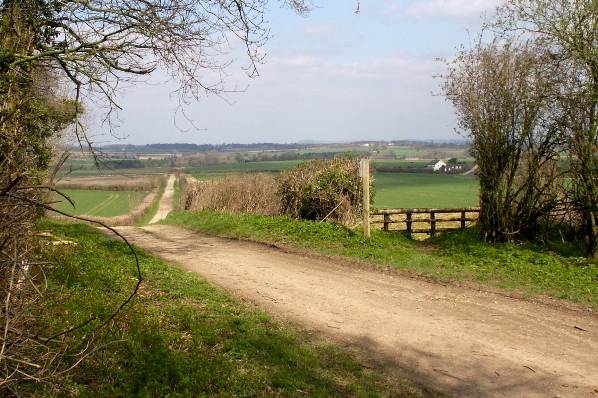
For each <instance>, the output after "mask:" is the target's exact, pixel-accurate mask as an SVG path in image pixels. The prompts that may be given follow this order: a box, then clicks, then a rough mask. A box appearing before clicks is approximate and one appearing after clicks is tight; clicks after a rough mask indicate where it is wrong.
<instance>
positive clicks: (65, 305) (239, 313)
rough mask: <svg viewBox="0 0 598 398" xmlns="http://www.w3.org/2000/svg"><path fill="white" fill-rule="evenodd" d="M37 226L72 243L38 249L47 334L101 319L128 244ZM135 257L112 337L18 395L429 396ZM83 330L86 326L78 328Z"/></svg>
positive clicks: (127, 266)
mask: <svg viewBox="0 0 598 398" xmlns="http://www.w3.org/2000/svg"><path fill="white" fill-rule="evenodd" d="M42 229H43V230H49V231H51V232H52V233H53V234H54V235H56V236H58V237H61V238H63V239H68V240H70V241H73V242H74V243H75V244H76V246H71V245H64V246H54V245H45V246H43V249H41V252H40V257H43V258H44V259H48V260H51V261H52V262H53V263H54V264H56V265H55V266H53V267H52V268H51V269H50V270H49V272H48V277H49V285H50V291H51V292H52V294H51V296H50V301H49V302H48V305H47V308H45V309H44V312H43V313H44V318H43V319H42V325H41V327H42V329H43V330H44V332H45V333H44V334H47V333H48V331H50V333H51V332H52V331H54V330H59V329H60V327H63V326H65V325H67V324H68V325H74V324H76V323H77V322H80V321H82V320H84V319H87V318H88V317H89V316H90V315H92V314H96V315H98V316H100V318H101V319H103V318H105V317H106V316H107V315H108V314H109V310H111V309H114V308H116V307H117V306H118V305H119V304H120V302H121V301H122V300H123V299H124V298H125V297H126V296H127V294H128V293H129V292H130V290H131V288H132V287H133V286H134V284H135V268H134V266H133V261H132V258H131V256H130V255H129V253H128V251H127V248H126V246H125V245H124V244H123V243H122V242H120V241H115V240H111V239H108V238H107V237H105V236H103V235H102V234H100V233H98V232H96V231H94V230H93V229H91V228H90V227H87V226H84V225H75V224H57V223H49V222H46V223H45V224H43V225H42ZM140 259H141V265H142V272H143V275H144V279H145V280H144V283H143V285H142V289H141V290H140V292H139V294H138V295H137V297H136V298H135V299H134V301H133V302H132V304H131V305H129V306H127V307H125V310H124V312H123V313H122V314H121V315H120V316H119V317H118V318H117V320H116V322H114V323H113V324H111V325H110V327H109V328H107V329H105V330H104V331H103V333H102V334H100V335H99V336H98V337H97V340H96V342H95V344H96V346H101V345H103V344H106V343H110V342H111V344H109V345H106V346H105V347H104V348H103V349H101V350H100V351H99V352H97V353H96V354H95V355H93V356H91V357H90V358H88V359H87V360H86V361H85V362H84V363H83V364H82V365H81V366H80V367H78V368H76V369H75V371H74V372H73V373H72V374H71V375H70V376H69V377H68V378H66V379H64V380H63V381H62V384H63V389H62V390H60V391H57V390H53V389H50V387H47V386H44V385H41V384H37V385H31V386H29V388H28V390H27V391H25V393H24V394H23V395H34V396H40V397H41V396H44V397H46V396H65V395H66V396H80V397H94V398H97V397H135V396H139V397H166V396H168V397H203V396H205V397H216V396H221V397H231V396H283V397H293V396H301V397H302V396H313V397H329V396H339V397H345V396H364V397H369V396H405V397H410V396H413V397H420V396H429V394H428V393H425V392H423V391H422V390H420V389H419V388H417V387H414V385H413V384H410V383H408V382H407V381H405V380H397V379H391V378H385V377H384V376H382V375H380V372H379V370H377V369H376V368H375V367H374V368H372V367H371V366H372V364H368V366H367V367H366V366H363V365H362V364H360V363H359V362H358V361H357V360H356V359H355V358H354V356H352V355H351V354H349V353H347V352H344V351H343V350H341V349H339V348H336V347H335V346H331V345H329V344H326V343H322V342H318V341H315V340H313V339H312V338H311V337H310V336H309V335H308V334H305V333H303V334H302V333H299V332H297V331H295V330H293V329H291V328H290V327H288V326H282V325H281V324H279V323H277V322H275V321H273V320H272V319H270V318H269V317H268V316H267V315H266V314H265V313H263V312H260V311H257V310H255V309H250V308H248V307H247V306H245V305H243V304H240V303H239V302H237V301H235V300H233V299H231V298H229V297H228V296H227V295H226V294H225V293H224V292H223V291H221V290H219V289H217V288H214V287H212V286H211V285H209V284H208V283H207V282H206V281H204V280H203V279H202V278H200V277H198V276H197V275H195V274H193V273H189V272H186V271H184V270H182V269H180V268H177V267H176V266H172V265H169V264H166V263H165V262H163V261H160V260H158V259H156V258H155V257H152V256H149V255H146V254H144V253H140ZM32 332H33V331H32ZM89 332H90V328H89V327H85V328H83V329H80V330H77V331H76V332H75V337H77V338H78V337H81V336H84V335H88V334H89ZM72 339H73V341H74V340H75V339H74V338H72Z"/></svg>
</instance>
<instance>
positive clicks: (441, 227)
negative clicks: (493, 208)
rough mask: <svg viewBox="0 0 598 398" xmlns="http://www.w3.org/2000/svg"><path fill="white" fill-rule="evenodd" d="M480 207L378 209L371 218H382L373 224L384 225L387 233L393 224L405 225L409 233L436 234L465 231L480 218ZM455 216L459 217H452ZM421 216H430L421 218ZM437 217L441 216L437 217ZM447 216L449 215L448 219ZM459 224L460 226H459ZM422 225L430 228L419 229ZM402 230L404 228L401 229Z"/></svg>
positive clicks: (372, 221) (375, 220) (373, 221)
mask: <svg viewBox="0 0 598 398" xmlns="http://www.w3.org/2000/svg"><path fill="white" fill-rule="evenodd" d="M479 213H480V208H479V207H460V208H450V209H435V208H433V209H376V210H374V211H372V212H371V213H370V216H372V217H375V216H378V217H379V216H382V219H373V220H371V223H372V224H382V225H383V228H384V230H385V231H389V230H391V229H390V225H391V224H405V226H406V229H405V231H407V233H408V234H409V235H411V234H420V233H425V234H430V236H434V234H435V233H436V232H441V231H452V230H456V229H465V228H466V226H467V223H468V222H470V223H471V222H475V221H477V220H478V218H479ZM452 214H455V215H457V214H458V216H454V217H450V215H452ZM420 215H428V216H427V217H421V216H420ZM437 215H441V216H440V217H437ZM445 215H448V217H446V216H445ZM457 223H458V224H457ZM420 224H428V225H429V227H428V228H419V225H420ZM414 226H416V227H417V228H415V227H414ZM399 230H402V228H399Z"/></svg>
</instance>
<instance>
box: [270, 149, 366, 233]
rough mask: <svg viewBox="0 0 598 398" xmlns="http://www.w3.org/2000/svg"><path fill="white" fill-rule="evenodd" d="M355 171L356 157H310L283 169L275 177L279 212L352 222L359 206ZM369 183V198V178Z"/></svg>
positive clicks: (302, 216)
mask: <svg viewBox="0 0 598 398" xmlns="http://www.w3.org/2000/svg"><path fill="white" fill-rule="evenodd" d="M358 170H359V160H358V159H352V158H346V157H338V158H335V159H332V160H312V161H309V162H305V163H302V164H300V165H299V166H297V167H295V168H293V169H290V170H288V171H285V172H283V173H282V174H281V175H280V176H279V177H278V178H277V182H278V191H277V192H278V196H279V197H280V200H281V205H282V212H283V213H284V214H287V215H289V216H291V217H293V218H299V219H305V220H322V219H324V218H326V219H330V220H334V221H338V222H341V223H343V224H347V225H350V224H353V223H354V222H355V220H356V219H357V218H358V217H359V215H360V214H361V211H362V208H363V206H362V185H361V178H360V177H359V176H358ZM370 184H371V185H370V200H371V199H372V198H373V196H374V189H373V180H372V181H371V182H370Z"/></svg>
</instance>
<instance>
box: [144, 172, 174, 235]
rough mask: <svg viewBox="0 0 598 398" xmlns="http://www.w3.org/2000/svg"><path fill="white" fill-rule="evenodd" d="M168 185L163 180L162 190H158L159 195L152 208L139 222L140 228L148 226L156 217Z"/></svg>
mask: <svg viewBox="0 0 598 398" xmlns="http://www.w3.org/2000/svg"><path fill="white" fill-rule="evenodd" d="M166 183H167V181H166V179H165V178H164V179H162V181H161V182H160V188H158V194H157V195H156V197H155V198H154V200H153V202H152V205H151V206H150V208H149V209H148V211H147V212H146V213H145V214H144V215H143V217H141V218H140V219H139V221H138V222H137V225H138V226H143V225H147V223H149V222H150V220H151V219H152V218H154V216H155V215H156V212H157V211H158V208H159V207H160V200H161V199H162V196H164V191H165V190H166ZM175 203H176V202H175Z"/></svg>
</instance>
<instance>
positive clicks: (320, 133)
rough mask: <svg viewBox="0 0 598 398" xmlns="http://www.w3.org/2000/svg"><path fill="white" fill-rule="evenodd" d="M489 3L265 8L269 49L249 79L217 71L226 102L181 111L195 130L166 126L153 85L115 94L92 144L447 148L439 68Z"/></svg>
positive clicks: (447, 113) (162, 94) (162, 97)
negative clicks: (113, 121) (112, 120)
mask: <svg viewBox="0 0 598 398" xmlns="http://www.w3.org/2000/svg"><path fill="white" fill-rule="evenodd" d="M497 1H498V0H409V1H408V0H362V1H361V4H360V11H361V12H360V13H359V14H355V12H354V11H355V7H356V4H357V2H356V0H355V1H354V0H342V1H341V0H329V1H326V0H317V2H316V6H315V7H314V9H313V10H312V12H311V13H310V15H308V16H306V17H302V16H297V15H295V14H294V13H292V12H291V11H290V10H288V9H284V8H280V7H279V6H277V5H276V3H272V4H271V6H270V10H269V11H268V13H267V18H268V20H269V26H270V29H271V35H272V38H271V39H270V41H269V42H268V44H267V46H266V51H267V57H266V60H265V64H263V65H261V66H260V67H259V73H260V76H259V77H257V78H253V79H251V78H249V77H248V76H247V75H246V74H245V73H244V72H243V70H242V69H241V66H242V65H243V62H242V61H243V60H242V59H239V62H237V63H235V64H233V65H232V67H231V68H230V69H229V70H228V77H227V86H228V87H229V88H243V89H245V88H246V90H244V91H243V92H239V93H233V94H228V95H227V96H226V100H223V99H221V98H218V97H204V98H202V99H201V100H200V101H199V102H197V103H191V104H189V105H188V106H187V107H186V114H187V115H188V116H189V117H190V118H191V119H192V120H193V122H194V124H195V125H196V126H197V127H198V128H199V129H194V128H193V127H192V126H190V124H189V123H187V122H186V120H185V119H184V118H183V117H180V115H179V116H177V115H176V106H177V101H176V100H175V99H174V98H173V96H172V95H171V92H172V91H173V90H174V88H175V85H174V83H172V82H168V81H167V79H166V78H165V77H164V75H161V74H158V75H157V76H154V77H153V78H152V79H150V82H149V83H148V84H139V85H137V86H134V87H130V88H127V89H126V90H123V92H122V94H121V95H120V97H119V101H120V104H121V105H122V106H123V110H122V111H121V112H120V115H119V118H120V121H119V126H120V127H119V128H118V130H117V131H116V133H117V135H118V136H120V137H122V138H121V139H120V140H116V139H115V138H113V137H112V136H111V135H110V134H107V133H106V130H107V129H106V127H105V126H102V125H101V124H100V122H99V116H98V115H97V114H96V115H92V116H89V122H88V123H89V128H90V131H92V132H93V135H94V136H95V138H94V139H95V141H96V142H98V143H108V142H125V143H135V144H147V143H154V142H190V143H198V144H199V143H223V142H241V143H249V142H296V141H301V140H322V141H351V140H377V139H384V140H393V139H447V138H456V137H458V136H457V135H456V134H455V133H454V128H455V118H454V115H453V110H452V108H451V107H450V105H449V104H447V103H446V102H445V101H444V99H443V98H442V97H439V96H435V95H433V93H435V92H438V85H439V80H438V79H435V78H434V75H436V74H438V73H442V71H443V65H442V63H441V62H438V61H436V58H439V57H440V58H442V57H444V58H447V57H450V56H451V54H453V53H454V51H455V48H456V47H457V46H459V45H460V44H466V45H467V43H468V42H469V40H470V37H471V36H474V35H475V34H476V33H477V32H478V31H479V28H480V24H481V18H480V15H482V14H483V13H484V12H488V13H491V12H492V10H493V9H494V7H495V6H496V5H497Z"/></svg>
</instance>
